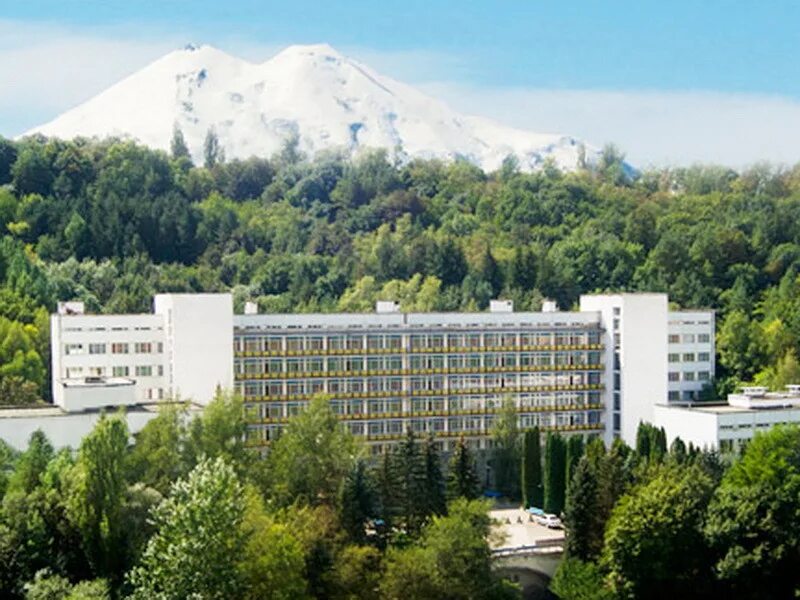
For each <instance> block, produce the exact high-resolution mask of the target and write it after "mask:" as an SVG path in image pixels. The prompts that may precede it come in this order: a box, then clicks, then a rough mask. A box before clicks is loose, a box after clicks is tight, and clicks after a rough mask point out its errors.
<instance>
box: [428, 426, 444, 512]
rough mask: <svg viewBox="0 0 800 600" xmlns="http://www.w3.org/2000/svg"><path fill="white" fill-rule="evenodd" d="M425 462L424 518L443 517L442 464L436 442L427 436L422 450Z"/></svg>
mask: <svg viewBox="0 0 800 600" xmlns="http://www.w3.org/2000/svg"><path fill="white" fill-rule="evenodd" d="M423 457H424V460H425V496H424V499H425V500H426V504H427V507H426V511H425V512H426V513H427V514H426V516H433V515H443V514H445V513H446V512H447V500H446V499H445V489H444V475H442V464H441V457H440V456H439V451H438V450H437V449H436V442H435V441H434V439H433V435H430V436H428V439H427V440H425V447H424V448H423Z"/></svg>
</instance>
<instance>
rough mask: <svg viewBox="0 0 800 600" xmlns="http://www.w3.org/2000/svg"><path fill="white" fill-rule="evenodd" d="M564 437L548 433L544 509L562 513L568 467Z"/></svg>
mask: <svg viewBox="0 0 800 600" xmlns="http://www.w3.org/2000/svg"><path fill="white" fill-rule="evenodd" d="M566 458H567V456H566V447H565V444H564V438H562V437H561V436H560V435H559V434H558V433H548V434H547V442H546V444H545V454H544V467H545V468H544V510H545V511H547V512H550V513H555V514H560V513H561V511H562V510H563V509H564V492H565V489H564V487H565V483H566V482H565V477H566V473H567V469H566Z"/></svg>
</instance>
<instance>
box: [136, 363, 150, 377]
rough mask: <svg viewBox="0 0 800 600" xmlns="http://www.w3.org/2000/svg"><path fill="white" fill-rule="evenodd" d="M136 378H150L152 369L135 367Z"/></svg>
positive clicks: (144, 366) (145, 366)
mask: <svg viewBox="0 0 800 600" xmlns="http://www.w3.org/2000/svg"><path fill="white" fill-rule="evenodd" d="M136 376H137V377H152V376H153V367H151V366H150V365H137V366H136Z"/></svg>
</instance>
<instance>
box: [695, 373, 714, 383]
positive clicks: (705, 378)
mask: <svg viewBox="0 0 800 600" xmlns="http://www.w3.org/2000/svg"><path fill="white" fill-rule="evenodd" d="M709 379H711V376H710V374H709V372H708V371H698V372H697V380H698V381H708V380H709Z"/></svg>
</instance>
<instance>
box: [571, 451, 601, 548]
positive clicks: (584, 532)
mask: <svg viewBox="0 0 800 600" xmlns="http://www.w3.org/2000/svg"><path fill="white" fill-rule="evenodd" d="M597 519H598V502H597V476H596V473H595V472H594V470H593V469H592V465H591V463H590V462H589V459H588V458H586V457H582V458H581V459H580V460H579V461H578V466H577V467H575V471H574V473H573V474H572V478H571V479H570V481H569V484H568V486H567V498H566V503H565V506H564V529H565V530H566V532H567V541H566V547H565V551H566V554H567V556H570V557H573V558H577V559H580V560H582V561H591V560H594V559H595V558H596V557H597V556H598V555H599V553H600V550H601V549H602V544H603V538H602V536H601V535H597V534H598V533H602V530H601V531H600V532H598V527H597Z"/></svg>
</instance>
